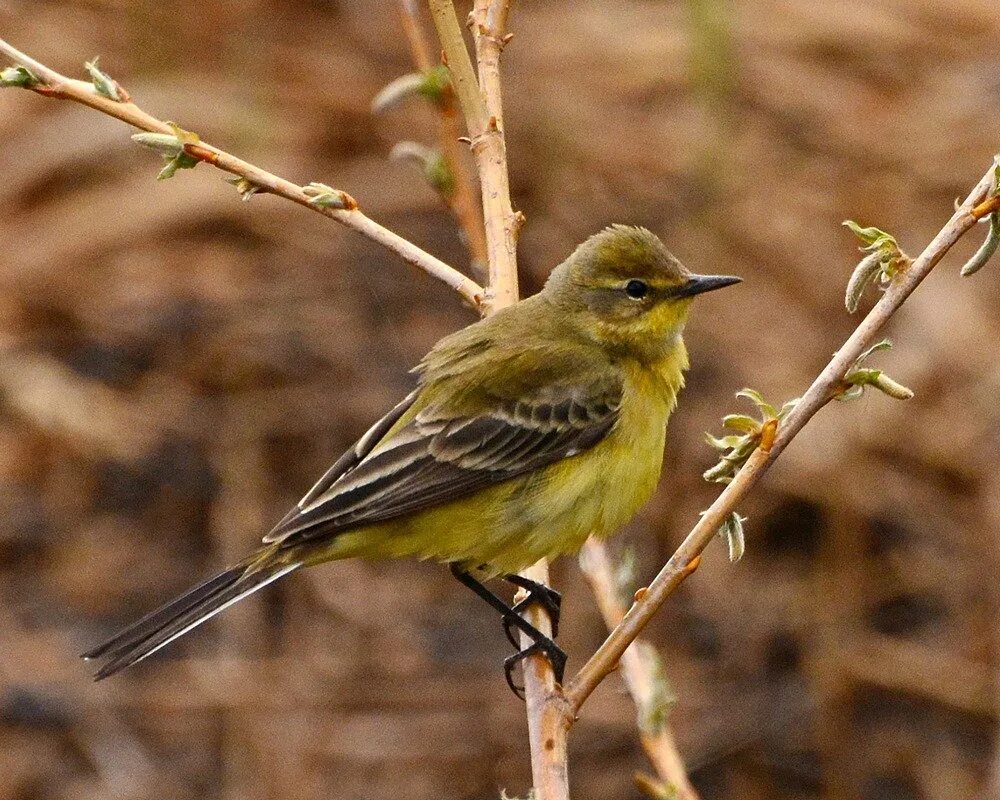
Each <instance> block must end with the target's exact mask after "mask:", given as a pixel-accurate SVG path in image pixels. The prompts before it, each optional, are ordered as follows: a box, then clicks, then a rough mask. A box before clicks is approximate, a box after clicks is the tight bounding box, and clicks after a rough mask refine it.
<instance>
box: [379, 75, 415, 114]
mask: <svg viewBox="0 0 1000 800" xmlns="http://www.w3.org/2000/svg"><path fill="white" fill-rule="evenodd" d="M423 82H424V76H423V75H421V74H420V73H419V72H410V73H408V74H406V75H400V76H399V77H398V78H396V79H395V80H394V81H392V82H391V83H389V84H387V85H386V87H385V88H384V89H382V91H381V92H379V93H378V94H377V95H375V99H374V100H372V113H374V114H381V113H383V112H385V111H388V110H389V109H390V108H395V107H396V106H398V105H399V104H400V103H402V102H403V101H404V100H405V99H406V98H408V97H413V96H414V95H416V94H419V92H420V87H421V85H422V84H423Z"/></svg>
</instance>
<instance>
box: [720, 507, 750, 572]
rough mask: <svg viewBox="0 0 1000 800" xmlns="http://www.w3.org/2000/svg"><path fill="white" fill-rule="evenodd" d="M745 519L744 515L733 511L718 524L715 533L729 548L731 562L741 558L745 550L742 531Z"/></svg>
mask: <svg viewBox="0 0 1000 800" xmlns="http://www.w3.org/2000/svg"><path fill="white" fill-rule="evenodd" d="M746 521H747V518H746V517H741V516H740V515H739V514H738V513H737V512H735V511H733V512H732V513H731V514H730V515H729V516H728V517H726V521H725V522H723V523H722V525H720V526H719V530H718V533H717V535H718V537H719V538H720V539H724V540H725V542H726V546H727V547H728V549H729V560H730V562H732V563H733V564H735V563H736V562H737V561H739V560H740V559H741V558H743V553H744V552H746V540H745V537H744V532H743V523H744V522H746Z"/></svg>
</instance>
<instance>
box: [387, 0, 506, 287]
mask: <svg viewBox="0 0 1000 800" xmlns="http://www.w3.org/2000/svg"><path fill="white" fill-rule="evenodd" d="M399 16H400V18H401V20H402V23H403V32H404V33H405V34H406V40H407V42H408V43H409V45H410V53H411V55H412V56H413V63H414V65H415V66H416V68H417V69H418V70H419V71H420V72H421V73H426V72H427V71H428V70H430V69H432V68H433V67H434V65H435V64H436V63H437V62H436V60H435V59H432V57H431V47H430V43H429V42H428V41H427V36H426V33H425V31H424V26H423V24H422V23H421V19H420V9H419V6H418V3H417V0H399ZM438 109H439V112H440V120H441V124H440V126H439V138H440V141H441V155H442V156H443V157H444V161H445V164H447V165H448V170H449V171H450V172H451V175H452V176H453V177H454V183H455V186H454V189H453V191H452V193H451V195H450V196H448V197H447V198H445V200H446V202H447V203H448V206H449V207H450V208H451V212H452V214H454V215H455V219H456V220H457V221H458V224H459V227H460V228H461V229H462V233H463V234H464V236H465V244H466V247H468V249H469V256H470V259H471V261H472V270H473V274H474V275H477V276H479V277H482V276H483V275H484V274H485V273H486V265H487V263H488V261H489V256H488V254H487V251H486V232H485V231H484V230H483V217H482V214H481V213H480V207H479V202H478V201H477V200H476V188H477V187H476V177H475V175H474V174H473V172H472V169H471V168H470V164H469V157H468V153H467V152H466V151H465V148H463V147H462V143H461V142H460V141H459V137H460V136H461V135H462V134H461V128H460V127H459V126H460V121H459V117H458V109H457V108H456V106H455V101H454V98H453V97H452V96H451V93H450V92H449V93H448V97H447V102H443V103H440V104H438Z"/></svg>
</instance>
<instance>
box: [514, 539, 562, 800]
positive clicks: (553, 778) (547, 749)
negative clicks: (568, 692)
mask: <svg viewBox="0 0 1000 800" xmlns="http://www.w3.org/2000/svg"><path fill="white" fill-rule="evenodd" d="M521 574H522V575H523V576H524V577H526V578H530V579H531V580H533V581H536V582H538V583H544V584H546V585H548V583H549V567H548V563H547V562H546V561H545V560H544V559H543V560H542V561H539V562H538V563H537V564H535V565H534V566H531V567H529V568H528V569H526V570H524V571H523V572H522V573H521ZM526 616H527V618H528V621H529V622H530V623H531V624H532V625H534V626H535V627H536V628H538V630H540V631H541V632H542V633H544V634H545V635H546V636H551V635H552V623H551V620H550V619H549V615H548V613H547V612H546V611H545V610H544V609H543V608H541V607H540V606H537V605H535V606H531V607H530V608H529V609H527V613H526ZM530 644H531V640H530V639H528V638H527V637H526V636H525V635H524V634H522V635H521V647H522V648H524V647H528V646H529V645H530ZM521 663H522V664H523V665H524V699H525V704H526V709H525V711H526V713H527V716H528V745H529V747H530V750H531V784H532V787H533V788H534V794H533V798H534V800H569V755H568V752H567V744H568V742H567V734H568V733H569V725H568V724H567V719H568V718H569V715H568V709H567V708H565V706H564V704H563V703H562V702H561V698H562V691H561V689H560V687H559V685H558V684H557V683H556V679H555V675H554V674H553V672H552V665H551V664H550V663H549V660H548V659H547V658H545V657H544V656H532V657H531V658H526V659H524V661H522V662H521Z"/></svg>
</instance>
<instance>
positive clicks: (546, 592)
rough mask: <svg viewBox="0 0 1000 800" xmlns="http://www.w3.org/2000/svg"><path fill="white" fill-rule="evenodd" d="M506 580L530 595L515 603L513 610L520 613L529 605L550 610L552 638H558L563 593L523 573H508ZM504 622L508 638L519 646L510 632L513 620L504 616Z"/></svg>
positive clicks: (515, 645)
mask: <svg viewBox="0 0 1000 800" xmlns="http://www.w3.org/2000/svg"><path fill="white" fill-rule="evenodd" d="M504 580H506V581H507V582H508V583H512V584H514V585H515V586H517V587H518V588H519V589H524V590H525V591H526V592H527V593H528V596H527V597H525V598H524V599H523V600H521V601H520V602H519V603H517V604H516V605H514V606H513V608H511V611H513V612H514V613H516V614H518V615H520V613H521V612H522V611H523V610H524V609H526V608H528V607H529V606H533V605H540V606H541V607H542V608H544V609H545V610H546V611H547V612H548V615H549V619H550V620H551V621H552V638H553V639H554V638H556V637H557V636H558V635H559V610H560V608H561V607H562V595H561V594H559V592H557V591H556V590H555V589H553V588H552V587H550V586H546V585H545V584H544V583H538V582H537V581H533V580H531V579H530V578H524V577H522V576H521V575H507V576H506V577H505V578H504ZM502 622H503V626H504V633H506V634H507V638H508V639H509V640H510V642H511V644H513V645H514V647H517V646H518V644H517V641H516V640H515V639H513V638H512V636H511V634H510V625H511V621H510V620H509V619H508V618H507V617H504V618H503V620H502Z"/></svg>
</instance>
